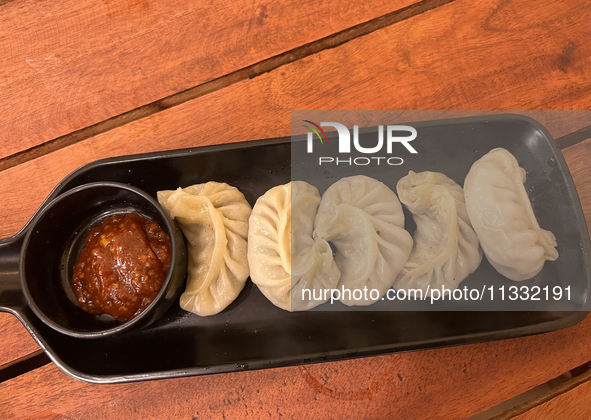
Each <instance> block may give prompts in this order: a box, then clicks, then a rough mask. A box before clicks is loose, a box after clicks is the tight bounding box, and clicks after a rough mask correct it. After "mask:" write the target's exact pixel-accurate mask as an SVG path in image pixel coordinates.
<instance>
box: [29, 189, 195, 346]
mask: <svg viewBox="0 0 591 420" xmlns="http://www.w3.org/2000/svg"><path fill="white" fill-rule="evenodd" d="M128 212H135V213H139V214H141V215H142V216H145V217H148V218H150V219H152V220H154V221H155V222H157V223H158V225H159V226H160V227H161V228H162V229H163V230H164V231H165V232H166V233H167V234H168V235H169V237H170V241H171V265H170V268H169V270H168V274H167V277H166V279H165V281H164V283H163V285H162V289H161V290H160V292H159V293H158V295H157V296H156V298H155V299H154V300H153V301H152V303H151V304H150V305H149V306H148V307H147V308H146V309H145V310H144V311H143V312H141V313H140V314H139V315H137V316H136V317H135V318H133V319H131V320H130V321H127V322H124V323H122V322H119V321H117V320H116V319H114V318H113V317H111V316H109V315H92V314H89V313H86V312H84V311H83V310H82V309H81V308H80V307H79V306H78V304H77V303H76V297H75V295H74V292H73V290H72V272H73V267H74V264H75V263H76V261H77V260H78V257H79V256H80V251H81V250H82V247H83V246H84V241H85V239H86V236H87V235H88V233H89V231H90V229H91V228H92V227H94V226H96V225H98V224H100V223H101V222H102V221H103V220H104V219H106V218H107V217H109V216H113V215H114V214H122V213H128ZM186 262H187V255H186V246H185V239H184V237H183V234H182V233H181V231H180V230H179V228H178V226H177V224H176V222H174V221H173V220H171V219H170V217H169V216H168V215H167V214H166V212H165V211H164V210H163V209H162V207H160V205H159V204H158V203H157V202H156V201H155V200H154V199H153V198H152V197H150V196H149V195H148V194H146V193H145V192H143V191H141V190H140V189H138V188H135V187H132V186H129V185H126V184H121V183H116V182H93V183H89V184H84V185H80V186H78V187H76V188H72V189H71V190H68V191H66V192H64V193H63V194H61V195H59V196H58V197H56V198H55V199H53V200H51V201H49V202H47V204H46V205H45V206H44V207H43V208H42V209H41V210H40V211H39V212H37V213H36V215H35V217H33V219H32V220H31V222H30V224H29V228H28V229H27V231H26V234H25V237H24V240H23V246H22V251H21V259H20V268H19V271H20V275H21V281H22V286H23V292H24V295H25V297H26V299H27V302H28V303H29V307H30V308H31V309H32V310H33V312H34V313H35V315H36V316H37V317H38V318H39V319H41V320H42V321H43V322H45V323H46V324H47V325H48V326H50V327H51V328H53V329H54V330H56V331H59V332H60V333H63V334H67V335H69V336H72V337H76V338H102V337H108V336H111V335H115V334H119V333H122V332H124V331H129V330H131V329H136V328H139V327H145V326H148V325H149V324H151V323H152V322H154V321H155V320H156V319H158V318H160V316H162V314H163V313H164V312H166V310H167V309H168V308H170V306H171V305H172V303H173V302H175V301H176V298H177V297H178V295H179V293H180V291H181V290H182V287H183V285H184V281H185V277H186Z"/></svg>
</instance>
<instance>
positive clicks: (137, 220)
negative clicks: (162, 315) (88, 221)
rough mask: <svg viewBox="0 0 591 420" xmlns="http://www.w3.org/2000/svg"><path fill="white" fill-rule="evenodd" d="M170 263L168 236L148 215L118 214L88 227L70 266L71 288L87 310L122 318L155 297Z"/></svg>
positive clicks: (128, 316) (136, 312)
mask: <svg viewBox="0 0 591 420" xmlns="http://www.w3.org/2000/svg"><path fill="white" fill-rule="evenodd" d="M169 266H170V238H169V236H168V235H167V234H166V233H165V232H164V231H162V229H160V226H158V225H157V224H156V223H155V222H154V221H153V220H150V219H147V218H145V217H143V216H140V215H139V214H136V213H127V214H118V215H115V216H112V217H109V218H107V219H105V220H104V221H103V222H102V223H101V224H100V225H98V226H95V227H94V228H92V229H91V230H90V233H89V234H88V236H87V237H86V242H85V243H84V248H83V249H82V252H81V253H80V258H79V259H78V262H76V265H75V266H74V279H73V286H74V293H75V294H76V299H77V301H78V304H79V305H80V307H81V308H82V309H83V310H84V311H86V312H88V313H91V314H103V313H106V314H109V315H111V316H112V317H114V318H116V319H118V320H119V321H121V322H126V321H129V320H130V319H132V318H134V317H136V316H137V315H139V314H140V313H141V312H142V311H143V310H144V309H146V307H147V306H148V305H149V304H150V303H151V302H152V301H153V300H154V298H155V297H156V295H157V294H158V292H159V291H160V289H161V288H162V284H163V283H164V280H165V279H166V274H167V273H168V267H169Z"/></svg>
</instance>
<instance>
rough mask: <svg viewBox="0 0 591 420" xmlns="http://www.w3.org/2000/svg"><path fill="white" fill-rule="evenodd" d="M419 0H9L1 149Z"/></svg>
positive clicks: (1, 19) (3, 20)
mask: <svg viewBox="0 0 591 420" xmlns="http://www.w3.org/2000/svg"><path fill="white" fill-rule="evenodd" d="M415 1H416V0H394V1H390V2H383V1H378V0H369V1H365V2H352V3H350V4H348V5H347V7H341V2H338V1H335V0H325V1H321V2H318V1H312V0H305V1H297V2H296V1H294V0H283V1H266V0H257V1H251V0H231V1H230V0H226V1H221V2H220V1H218V2H215V4H210V3H204V2H187V1H179V0H167V1H159V2H155V1H149V0H104V1H101V2H97V1H74V0H66V1H62V2H40V1H36V0H17V1H13V2H11V3H9V4H5V5H3V6H2V9H1V12H2V13H1V14H0V40H1V41H0V158H2V157H5V156H9V155H11V154H13V153H17V152H20V151H22V150H26V149H28V148H31V147H34V146H37V145H39V144H41V143H44V142H46V141H48V140H51V139H54V138H56V137H58V136H62V135H64V134H67V133H71V132H73V131H75V130H79V129H81V128H84V127H87V126H89V125H92V124H95V123H98V122H100V121H103V120H106V119H109V118H111V117H113V116H116V115H118V114H121V113H124V112H127V111H130V110H133V109H134V108H137V107H141V106H143V105H145V104H149V103H152V102H154V101H157V100H159V99H162V98H165V97H167V96H169V95H172V94H175V93H177V92H180V91H184V90H186V89H189V88H192V87H194V86H196V85H199V84H201V83H203V82H205V81H208V80H212V79H214V78H217V77H220V76H223V75H225V74H228V73H231V72H234V71H236V70H238V69H241V68H243V67H247V66H249V65H252V64H254V63H256V62H259V61H261V60H265V59H268V58H270V57H273V56H276V55H278V54H281V53H283V52H285V51H289V50H291V49H293V48H295V47H298V46H301V45H303V44H307V43H310V42H313V41H316V40H318V39H320V38H323V37H326V36H328V35H331V34H334V33H336V32H339V31H342V30H344V29H346V28H349V27H352V26H355V25H357V24H360V23H363V22H366V21H368V20H371V19H374V18H377V17H380V16H383V15H385V14H387V13H390V12H393V11H396V10H398V9H400V8H404V7H406V6H409V5H410V4H412V3H414V2H415ZM429 1H430V2H431V0H429ZM89 34H92V36H89ZM243 77H248V75H245V76H243Z"/></svg>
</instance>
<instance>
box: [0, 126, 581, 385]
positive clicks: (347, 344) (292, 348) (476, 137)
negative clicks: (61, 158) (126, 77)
mask: <svg viewBox="0 0 591 420" xmlns="http://www.w3.org/2000/svg"><path fill="white" fill-rule="evenodd" d="M411 124H412V123H411ZM412 126H413V127H415V128H416V129H417V131H418V132H419V137H420V138H421V139H422V140H421V143H420V147H421V148H422V150H421V149H419V154H418V155H417V156H416V157H413V159H414V162H413V161H412V160H409V165H410V164H412V165H413V166H401V167H400V168H398V169H396V170H395V172H393V173H392V180H391V182H389V183H387V185H389V186H390V187H391V188H392V186H395V184H396V181H397V180H398V179H399V178H400V177H402V176H404V175H406V173H407V172H408V170H409V169H413V170H415V171H416V170H437V171H441V172H444V173H447V174H448V175H449V176H450V177H451V178H452V179H455V180H456V181H458V182H460V183H461V182H462V179H463V177H464V176H465V174H466V173H467V172H468V170H469V168H470V165H471V164H472V162H473V161H475V160H476V159H478V158H479V157H480V156H482V155H484V154H485V153H486V152H488V151H489V150H490V149H492V148H493V147H505V148H507V149H508V150H510V151H511V152H512V153H513V154H514V155H515V157H516V158H517V159H518V161H519V162H520V165H522V166H523V167H525V168H527V169H528V182H530V183H531V185H537V186H538V187H537V188H535V189H530V190H528V193H529V194H530V198H533V199H534V200H532V201H533V203H534V210H535V211H536V214H537V215H538V217H539V218H540V219H539V220H540V224H541V225H542V226H545V227H547V228H549V229H552V230H553V231H554V232H555V233H556V235H557V238H558V243H559V244H560V247H561V248H560V251H561V252H562V254H561V256H563V258H562V260H561V259H560V258H559V259H558V260H557V261H556V264H552V265H548V269H546V268H544V270H545V271H544V270H543V273H544V276H546V277H548V278H549V279H550V278H551V281H554V282H558V283H560V282H573V281H574V282H575V283H576V285H577V287H578V292H579V295H580V296H587V294H588V290H589V284H590V273H589V255H590V252H591V247H590V244H589V235H588V232H587V228H586V224H585V220H584V217H583V212H582V210H581V206H580V203H579V200H578V196H577V193H576V190H575V187H574V184H573V182H572V179H571V177H570V174H569V172H568V167H567V165H566V163H565V161H564V158H563V157H562V155H561V153H560V151H559V150H558V148H557V146H556V144H555V142H554V140H553V139H552V138H551V136H550V134H549V133H548V132H547V130H545V129H544V127H542V126H541V125H539V124H538V123H537V122H535V121H534V120H531V119H528V118H525V117H522V116H517V115H496V116H487V117H469V118H462V119H453V120H436V121H427V122H420V123H415V124H412ZM364 132H371V129H369V130H365V131H364ZM417 144H418V143H417ZM418 147H419V146H418ZM421 159H422V160H421ZM291 168H292V149H291V139H290V138H278V139H268V140H258V141H251V142H245V143H234V144H224V145H216V146H208V147H201V148H195V149H185V150H177V151H166V152H159V153H151V154H143V155H134V156H126V157H118V158H110V159H105V160H100V161H97V162H94V163H91V164H89V165H86V166H84V167H82V168H80V169H78V170H76V171H75V172H73V173H72V174H70V175H69V176H68V177H66V178H65V179H64V180H63V181H62V182H60V183H59V184H58V185H57V187H56V188H55V189H54V191H53V192H52V193H51V194H50V196H49V197H48V198H47V200H46V201H45V203H44V204H43V205H42V208H43V206H45V205H46V204H47V203H48V202H50V201H51V200H53V199H54V198H55V197H57V196H59V195H60V194H63V193H64V192H66V191H68V190H71V189H73V188H75V187H77V186H79V185H82V184H86V183H89V182H101V181H103V182H104V181H110V182H119V183H125V184H129V185H132V186H134V187H137V188H140V189H142V190H143V191H145V192H147V193H148V194H150V195H152V196H153V197H155V196H156V192H157V191H159V190H165V189H174V188H177V187H178V186H188V185H191V184H195V183H200V182H206V181H218V182H226V183H228V184H231V185H234V186H236V187H237V188H238V189H239V190H240V191H241V192H242V193H243V194H244V195H245V197H246V199H247V200H248V201H249V203H250V204H251V205H253V204H254V202H255V201H256V199H257V198H258V197H259V196H261V195H262V194H264V193H265V192H266V191H267V190H268V189H269V188H271V187H273V186H276V185H279V184H284V183H287V182H289V181H290V180H291V177H292V171H291ZM314 170H316V171H317V170H318V169H314ZM314 170H311V171H309V173H310V176H311V177H312V179H313V180H316V181H318V182H319V184H318V185H316V186H317V187H318V188H319V189H320V191H321V192H322V191H324V190H325V189H326V188H327V186H328V183H329V182H332V181H334V179H338V178H339V177H340V176H341V175H340V174H339V173H338V171H337V170H335V171H334V172H333V173H330V174H329V175H330V176H326V174H325V173H323V172H319V173H314ZM325 184H326V185H325ZM526 187H527V184H526ZM535 203H543V205H541V204H535ZM407 216H408V215H407ZM407 219H411V218H410V217H407ZM409 223H410V222H409ZM29 228H30V226H29V225H27V226H25V227H24V229H23V230H22V231H21V232H19V233H18V234H17V235H16V236H14V237H12V238H8V239H6V240H4V241H1V242H0V310H4V311H8V312H11V313H13V314H14V315H16V316H17V317H18V318H19V319H20V320H21V321H22V322H23V324H24V325H25V326H26V328H27V329H28V330H29V331H30V333H31V334H32V335H33V337H34V338H35V339H36V340H37V341H38V342H39V344H40V345H41V346H42V347H43V349H44V350H45V351H46V352H47V354H48V355H49V357H50V358H51V359H52V360H53V361H54V362H55V363H56V364H57V365H58V366H59V367H60V368H61V369H62V370H64V371H65V372H67V373H68V374H70V375H72V376H73V377H75V378H78V379H81V380H85V381H90V382H97V383H114V382H126V381H140V380H152V379H159V378H171V377H181V376H190V375H201V374H210V373H220V372H230V371H240V370H248V369H261V368H267V367H277V366H287V365H294V364H301V363H314V362H320V361H326V360H339V359H345V358H351V357H361V356H367V355H376V354H385V353H392V352H398V351H407V350H417V349H426V348H433V347H441V346H448V345H456V344H466V343H474V342H481V341H488V340H495V339H504V338H511V337H517V336H523V335H528V334H536V333H542V332H547V331H552V330H556V329H560V328H565V327H568V326H572V325H574V324H576V323H577V322H579V321H581V320H582V319H583V318H584V317H585V316H586V314H587V312H588V308H587V305H588V301H587V300H585V299H583V300H582V301H579V302H575V303H573V305H572V306H571V307H566V308H564V307H556V308H552V309H553V310H530V311H523V310H521V311H503V312H497V313H494V314H493V313H491V312H479V311H473V310H475V309H479V308H477V307H476V306H473V307H469V306H467V307H463V308H461V309H462V311H440V310H439V309H449V308H439V307H431V308H427V307H425V310H416V308H414V309H413V308H410V307H409V308H406V309H405V308H400V309H405V310H397V311H391V310H390V311H380V310H378V311H376V310H371V311H366V310H355V311H327V310H315V311H310V312H298V313H289V312H286V311H283V310H281V309H279V308H277V307H275V306H273V305H272V304H271V303H270V302H269V301H268V300H267V299H266V298H265V297H264V296H263V295H262V294H261V293H260V292H259V290H258V289H257V287H256V286H254V285H253V284H252V283H251V282H250V281H248V282H247V284H246V287H245V289H244V290H243V291H242V293H241V294H240V295H239V297H238V298H237V300H236V301H235V302H234V303H232V304H231V305H230V307H228V308H227V309H226V310H224V311H223V312H222V313H220V314H218V315H215V316H211V317H199V316H196V315H193V314H190V313H188V312H185V311H183V310H182V309H180V308H179V307H178V305H173V307H172V308H171V309H170V310H169V311H168V312H166V313H165V314H164V316H163V317H162V318H160V319H159V320H158V321H156V322H155V323H154V324H152V325H151V326H149V327H147V328H145V329H143V330H139V331H132V332H126V333H125V334H121V335H118V336H113V337H107V338H103V339H100V340H84V339H78V338H74V337H69V336H65V335H63V334H60V333H58V332H56V331H54V330H52V329H51V328H49V327H47V326H46V325H45V324H44V323H42V322H41V321H40V320H39V318H37V317H36V316H35V314H34V313H33V311H32V310H31V309H30V308H29V307H28V305H27V302H26V300H25V299H24V297H23V294H22V291H21V286H20V279H19V274H18V263H19V253H20V248H21V245H22V243H23V238H24V236H25V234H26V231H27V229H29ZM407 228H408V229H409V230H411V231H412V225H411V224H409V225H408V226H407ZM489 268H490V267H488V268H487V267H483V268H482V270H481V271H480V274H479V271H477V272H475V273H474V274H473V275H472V277H471V278H469V279H468V280H467V281H473V282H475V281H478V279H479V276H485V277H486V276H488V274H486V273H488V271H487V270H488V269H489ZM567 268H568V271H565V270H567ZM479 270H480V269H479ZM491 276H492V275H491ZM486 278H489V277H486ZM490 281H496V280H494V279H493V278H492V277H490ZM549 281H550V280H549ZM318 309H322V308H318ZM324 309H326V308H324ZM508 309H511V307H510V306H508ZM532 309H536V308H533V307H532ZM537 309H539V308H537ZM555 309H558V310H555ZM466 310H469V311H472V312H470V313H469V314H467V313H465V311H466Z"/></svg>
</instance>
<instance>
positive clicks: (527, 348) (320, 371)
mask: <svg viewBox="0 0 591 420" xmlns="http://www.w3.org/2000/svg"><path fill="white" fill-rule="evenodd" d="M590 336H591V318H587V319H586V320H585V321H583V322H582V323H581V324H579V325H577V326H575V327H572V328H570V329H567V330H562V331H557V332H553V333H548V334H543V335H537V336H531V337H525V338H519V339H512V340H503V341H497V342H491V343H481V344H473V345H466V346H459V347H448V348H443V349H437V350H426V351H421V352H412V353H401V354H395V355H385V356H378V357H369V358H363V359H356V360H348V361H342V362H331V363H323V364H317V365H308V366H298V367H287V368H278V369H267V370H260V371H252V372H237V373H229V374H223V375H211V376H202V377H190V378H181V379H169V380H160V381H150V382H142V383H136V384H114V385H96V384H88V383H84V382H81V381H77V380H75V379H72V378H70V377H69V376H67V375H66V374H64V373H62V372H61V371H59V370H58V368H57V367H56V366H55V365H53V364H50V365H46V366H44V367H42V368H39V369H36V370H34V371H31V372H29V373H26V374H24V375H21V376H19V377H17V378H14V379H11V380H9V381H7V382H5V383H2V384H0V401H2V404H0V417H2V418H7V417H8V415H12V416H15V417H16V418H24V417H28V416H35V415H36V414H37V413H47V412H51V413H53V414H60V415H62V416H63V417H66V418H101V419H111V418H112V419H116V418H129V417H130V416H132V415H133V416H136V417H137V418H143V419H152V418H153V419H158V418H164V417H166V418H191V417H192V416H193V417H194V418H198V419H210V418H222V417H223V416H225V417H226V418H244V417H246V418H255V419H259V418H266V417H270V418H279V417H283V418H334V419H337V418H376V419H377V418H402V419H406V418H421V419H430V418H434V419H447V418H466V417H468V416H470V415H473V414H476V413H478V412H480V411H483V410H485V409H487V408H489V407H490V406H492V405H495V404H498V403H500V402H502V401H504V400H506V399H508V398H510V397H512V396H514V395H515V394H518V393H521V392H525V391H526V390H527V389H529V388H531V387H532V386H534V385H537V384H539V383H543V382H545V381H547V380H549V379H551V378H554V377H556V376H558V375H560V374H561V373H562V372H564V371H567V370H569V369H572V368H573V367H575V366H576V365H577V364H581V363H583V362H584V361H586V360H589V358H591V347H590V346H589V339H587V340H585V339H582V338H581V337H590Z"/></svg>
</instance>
